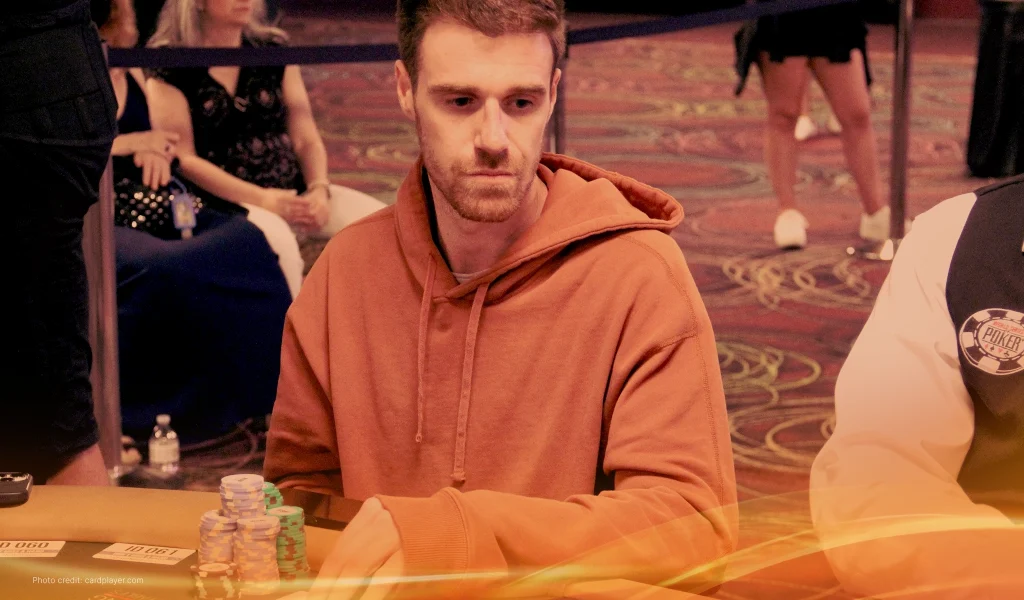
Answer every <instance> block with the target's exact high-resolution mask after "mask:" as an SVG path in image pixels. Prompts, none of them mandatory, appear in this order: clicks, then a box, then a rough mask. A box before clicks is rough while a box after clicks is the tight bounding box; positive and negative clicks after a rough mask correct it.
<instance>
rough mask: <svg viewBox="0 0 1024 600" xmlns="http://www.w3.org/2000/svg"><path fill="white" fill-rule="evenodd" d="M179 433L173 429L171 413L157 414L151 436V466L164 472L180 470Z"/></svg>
mask: <svg viewBox="0 0 1024 600" xmlns="http://www.w3.org/2000/svg"><path fill="white" fill-rule="evenodd" d="M178 451H179V445H178V434H177V433H175V431H174V430H173V429H171V416H170V415H157V416H156V427H154V428H153V435H151V436H150V437H149V466H150V467H152V468H154V469H157V470H159V471H162V472H164V473H169V474H173V473H177V472H178V454H179V452H178Z"/></svg>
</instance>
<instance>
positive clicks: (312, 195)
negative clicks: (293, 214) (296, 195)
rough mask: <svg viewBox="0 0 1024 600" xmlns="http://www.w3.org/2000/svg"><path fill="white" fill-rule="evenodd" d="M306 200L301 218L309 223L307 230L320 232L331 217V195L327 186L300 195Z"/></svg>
mask: <svg viewBox="0 0 1024 600" xmlns="http://www.w3.org/2000/svg"><path fill="white" fill-rule="evenodd" d="M302 198H303V199H305V200H306V205H305V208H304V214H303V217H304V218H305V220H306V221H311V223H310V227H309V229H311V230H313V231H320V230H321V229H323V228H324V225H326V224H327V220H328V219H329V218H330V216H331V203H330V200H331V193H330V188H328V187H327V186H317V187H314V188H310V189H308V190H306V193H305V194H303V195H302Z"/></svg>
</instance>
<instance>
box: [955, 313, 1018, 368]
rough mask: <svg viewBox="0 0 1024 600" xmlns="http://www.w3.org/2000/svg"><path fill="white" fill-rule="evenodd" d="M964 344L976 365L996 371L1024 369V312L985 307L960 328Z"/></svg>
mask: <svg viewBox="0 0 1024 600" xmlns="http://www.w3.org/2000/svg"><path fill="white" fill-rule="evenodd" d="M960 348H961V350H963V353H964V356H965V357H967V360H968V361H969V362H970V363H971V364H972V365H974V366H975V367H977V368H979V369H981V370H982V371H985V372H986V373H991V374H992V375H1011V374H1013V373H1017V372H1019V371H1021V370H1024V313H1019V312H1016V311H1012V310H1004V309H1001V308H989V309H986V310H981V311H978V312H976V313H974V314H973V315H971V317H970V318H969V319H967V321H965V322H964V324H963V326H962V327H961V328H960Z"/></svg>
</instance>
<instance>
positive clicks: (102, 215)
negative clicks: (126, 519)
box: [82, 164, 126, 480]
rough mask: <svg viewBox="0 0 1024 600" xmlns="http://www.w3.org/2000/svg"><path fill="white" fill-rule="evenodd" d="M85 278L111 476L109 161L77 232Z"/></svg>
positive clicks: (117, 458) (114, 422)
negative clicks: (96, 198) (97, 194)
mask: <svg viewBox="0 0 1024 600" xmlns="http://www.w3.org/2000/svg"><path fill="white" fill-rule="evenodd" d="M82 247H83V252H84V255H85V266H86V273H87V274H88V279H89V342H90V345H91V346H92V355H93V363H92V377H91V379H92V393H93V408H94V412H95V413H96V421H97V423H98V424H99V428H100V450H101V451H102V453H103V461H104V462H105V463H106V465H107V471H108V472H109V473H110V477H111V479H112V480H117V479H119V478H120V477H121V476H122V475H124V474H125V472H126V471H125V468H124V466H123V465H122V464H121V399H120V388H119V379H118V378H119V373H118V363H117V296H116V288H115V281H114V175H113V172H112V167H111V165H109V164H108V165H107V170H106V172H105V173H104V174H103V179H102V181H101V183H100V199H99V202H97V203H96V204H95V205H94V206H93V207H92V208H90V209H89V212H88V213H87V214H86V216H85V226H84V230H83V236H82Z"/></svg>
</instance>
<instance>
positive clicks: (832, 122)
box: [825, 115, 843, 135]
mask: <svg viewBox="0 0 1024 600" xmlns="http://www.w3.org/2000/svg"><path fill="white" fill-rule="evenodd" d="M825 129H827V130H828V131H829V133H834V134H836V135H839V134H840V133H842V132H843V126H842V125H840V124H839V119H837V118H836V116H835V115H829V116H828V121H826V122H825Z"/></svg>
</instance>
